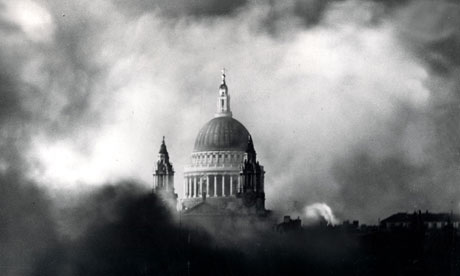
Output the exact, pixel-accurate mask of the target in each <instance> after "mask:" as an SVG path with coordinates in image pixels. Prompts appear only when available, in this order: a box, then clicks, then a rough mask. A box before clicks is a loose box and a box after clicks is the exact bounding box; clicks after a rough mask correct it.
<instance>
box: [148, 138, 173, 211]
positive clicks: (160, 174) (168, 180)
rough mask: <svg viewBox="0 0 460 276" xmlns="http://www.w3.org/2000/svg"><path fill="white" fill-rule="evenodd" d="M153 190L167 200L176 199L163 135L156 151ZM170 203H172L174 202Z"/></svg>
mask: <svg viewBox="0 0 460 276" xmlns="http://www.w3.org/2000/svg"><path fill="white" fill-rule="evenodd" d="M153 192H154V193H156V194H159V195H161V196H162V197H163V198H166V199H168V201H169V200H170V199H173V200H174V201H176V200H177V195H176V194H175V193H174V169H173V166H172V164H171V162H169V154H168V149H167V148H166V143H165V137H164V136H163V141H162V142H161V146H160V151H159V152H158V160H157V162H156V164H155V166H154V168H153ZM172 204H173V205H174V202H172Z"/></svg>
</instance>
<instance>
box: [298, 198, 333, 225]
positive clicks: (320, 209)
mask: <svg viewBox="0 0 460 276" xmlns="http://www.w3.org/2000/svg"><path fill="white" fill-rule="evenodd" d="M305 217H306V219H307V223H308V221H313V222H318V221H321V220H323V221H325V222H326V223H327V225H336V224H338V223H339V221H338V220H337V218H336V217H335V216H334V214H333V212H332V210H331V207H329V206H328V205H327V204H325V203H314V204H311V205H308V206H307V207H305Z"/></svg>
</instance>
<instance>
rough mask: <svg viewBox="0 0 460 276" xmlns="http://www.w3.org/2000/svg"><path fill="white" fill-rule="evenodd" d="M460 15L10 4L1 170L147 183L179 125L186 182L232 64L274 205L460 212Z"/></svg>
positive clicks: (441, 6)
mask: <svg viewBox="0 0 460 276" xmlns="http://www.w3.org/2000/svg"><path fill="white" fill-rule="evenodd" d="M459 13H460V7H459V4H458V3H456V2H453V1H447V0H446V1H438V2H436V3H434V2H431V1H314V0H309V1H307V0H305V1H302V0H298V1H287V2H283V3H278V2H272V1H257V2H251V1H234V2H232V4H222V3H220V1H203V2H201V1H200V2H197V1H195V2H193V3H190V1H179V0H178V1H153V2H152V1H143V0H138V1H131V2H130V4H129V5H127V4H125V3H123V1H111V0H98V1H78V2H75V3H70V2H62V1H53V0H49V1H44V0H43V1H39V0H36V1H34V0H18V1H2V2H1V5H0V32H1V33H0V34H1V36H2V43H1V44H0V63H1V65H2V68H5V69H4V70H2V72H0V79H1V85H0V89H1V93H2V94H1V95H2V101H1V107H2V108H1V110H2V111H1V112H0V117H1V118H0V120H1V121H0V122H1V124H2V125H1V134H2V137H3V138H4V139H3V140H2V142H1V143H2V157H0V169H1V170H6V169H8V168H13V167H17V166H20V168H21V169H20V170H18V171H21V173H22V174H23V175H24V177H25V178H26V179H33V180H35V181H37V182H38V183H40V185H42V186H45V187H51V188H53V191H52V193H55V192H56V190H64V191H66V192H68V191H71V192H74V191H75V190H82V189H83V190H84V189H86V187H87V186H94V185H96V186H97V185H100V183H106V182H114V181H117V180H118V179H122V178H130V179H137V180H139V182H140V183H144V184H143V185H146V186H148V185H149V183H150V181H151V167H152V164H153V162H154V159H155V158H156V152H157V150H158V147H159V144H160V141H161V137H162V136H163V135H166V142H167V144H168V147H169V151H170V153H171V158H172V161H173V162H174V165H175V169H176V173H177V178H176V187H177V190H178V192H179V194H181V193H182V192H183V191H182V185H181V180H182V177H181V175H182V172H183V167H184V166H185V165H187V163H188V162H189V154H190V152H191V150H192V147H193V142H194V138H195V135H196V134H197V131H198V130H199V128H200V127H201V125H202V124H204V123H205V122H206V121H207V120H209V119H210V118H211V117H212V115H213V113H214V107H215V99H216V97H215V96H216V88H217V87H218V83H219V72H220V68H221V67H223V66H225V67H227V68H228V69H229V70H228V71H229V72H228V85H229V88H230V94H231V95H232V108H233V113H234V116H235V117H236V118H237V119H239V120H240V121H241V122H242V123H244V124H245V125H246V126H247V128H248V129H249V131H250V132H251V134H252V136H253V137H254V140H255V146H256V150H257V151H258V156H259V159H260V162H261V163H262V164H263V165H265V168H266V171H267V175H266V190H267V205H268V206H269V207H270V208H272V209H278V210H281V211H288V210H283V208H285V206H288V205H289V204H286V202H288V203H290V202H294V201H297V202H299V205H300V206H305V205H308V204H312V203H314V202H329V203H330V204H331V208H333V209H334V210H340V212H337V216H338V217H348V218H356V219H361V220H365V221H368V222H376V221H377V218H378V217H383V216H386V215H388V214H390V213H392V212H395V211H401V210H413V209H432V210H435V211H444V210H450V209H453V210H456V209H458V206H459V203H460V193H459V189H458V187H457V186H458V185H456V183H457V180H458V176H459V175H458V170H457V167H458V165H460V164H459V163H460V160H459V157H458V156H459V154H458V152H459V147H458V143H457V141H458V138H460V132H459V131H458V119H459V117H460V116H459V110H458V105H459V104H460V100H459V94H458V89H459V84H458V79H459V77H458V72H460V71H459V70H458V66H459V64H460V62H459V57H458V51H457V50H458V48H459V32H458V28H457V26H458V23H459V22H458V21H459V18H460V15H459ZM420 14H422V15H424V16H419V15H420ZM13 150H18V151H19V152H20V154H19V155H15V156H16V157H15V158H7V156H8V155H10V156H11V151H13ZM14 159H16V161H14ZM13 161H14V162H15V163H14V162H13Z"/></svg>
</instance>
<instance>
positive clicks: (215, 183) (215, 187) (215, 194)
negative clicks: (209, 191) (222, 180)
mask: <svg viewBox="0 0 460 276" xmlns="http://www.w3.org/2000/svg"><path fill="white" fill-rule="evenodd" d="M214 196H217V175H216V174H215V175H214Z"/></svg>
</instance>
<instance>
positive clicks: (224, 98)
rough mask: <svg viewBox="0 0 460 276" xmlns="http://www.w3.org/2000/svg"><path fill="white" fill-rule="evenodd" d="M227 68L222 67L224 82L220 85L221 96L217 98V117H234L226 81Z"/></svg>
mask: <svg viewBox="0 0 460 276" xmlns="http://www.w3.org/2000/svg"><path fill="white" fill-rule="evenodd" d="M225 72H226V70H225V68H222V83H221V84H220V87H219V97H218V98H217V113H216V115H215V117H232V111H231V110H230V95H229V94H228V87H227V83H226V82H225V77H226V74H225Z"/></svg>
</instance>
